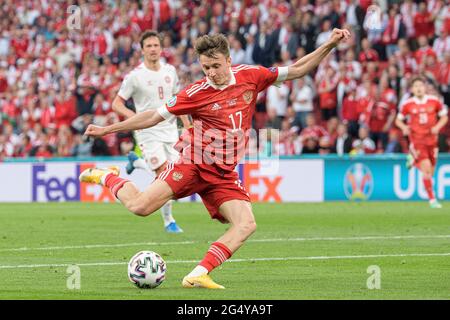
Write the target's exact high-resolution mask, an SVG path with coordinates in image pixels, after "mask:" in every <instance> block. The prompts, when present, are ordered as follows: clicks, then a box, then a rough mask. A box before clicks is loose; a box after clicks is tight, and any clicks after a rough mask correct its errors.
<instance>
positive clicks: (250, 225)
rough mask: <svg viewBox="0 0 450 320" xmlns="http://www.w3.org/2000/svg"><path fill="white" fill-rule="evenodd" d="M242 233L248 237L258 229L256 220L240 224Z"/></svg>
mask: <svg viewBox="0 0 450 320" xmlns="http://www.w3.org/2000/svg"><path fill="white" fill-rule="evenodd" d="M238 228H239V232H240V234H241V235H242V236H243V237H244V238H245V239H246V238H248V237H250V236H251V235H252V234H253V233H254V232H255V231H256V222H255V221H254V220H253V221H244V222H241V223H240V224H239V225H238Z"/></svg>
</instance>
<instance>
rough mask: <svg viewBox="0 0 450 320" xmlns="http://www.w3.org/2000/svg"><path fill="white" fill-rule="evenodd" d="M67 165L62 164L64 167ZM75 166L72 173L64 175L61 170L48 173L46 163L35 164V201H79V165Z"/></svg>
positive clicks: (33, 183)
mask: <svg viewBox="0 0 450 320" xmlns="http://www.w3.org/2000/svg"><path fill="white" fill-rule="evenodd" d="M63 167H65V166H60V168H58V169H62V168H63ZM72 167H73V168H75V172H73V173H72V175H70V176H67V173H65V175H66V177H63V175H62V174H61V171H60V170H55V172H54V173H53V174H48V173H47V167H46V165H45V164H42V165H35V166H33V169H32V170H33V172H32V179H33V181H32V186H33V190H32V195H33V202H34V201H79V200H80V184H79V182H78V179H77V177H78V174H79V173H80V171H79V167H78V166H76V167H74V166H72Z"/></svg>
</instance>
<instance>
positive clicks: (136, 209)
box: [129, 203, 155, 217]
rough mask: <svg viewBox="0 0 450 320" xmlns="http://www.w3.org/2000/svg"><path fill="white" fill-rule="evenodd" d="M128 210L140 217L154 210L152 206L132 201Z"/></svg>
mask: <svg viewBox="0 0 450 320" xmlns="http://www.w3.org/2000/svg"><path fill="white" fill-rule="evenodd" d="M129 210H130V211H131V212H133V213H134V214H135V215H137V216H140V217H146V216H148V215H150V214H152V213H153V212H155V209H154V208H153V207H152V206H147V205H145V204H142V203H134V204H132V205H130V207H129Z"/></svg>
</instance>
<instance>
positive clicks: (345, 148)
mask: <svg viewBox="0 0 450 320" xmlns="http://www.w3.org/2000/svg"><path fill="white" fill-rule="evenodd" d="M336 133H337V137H336V140H335V142H334V146H333V148H332V149H331V152H332V153H336V154H338V155H339V156H342V155H344V154H346V153H349V152H350V151H351V150H352V138H351V137H350V135H349V134H348V132H347V125H346V124H344V123H340V124H339V125H338V127H337V129H336Z"/></svg>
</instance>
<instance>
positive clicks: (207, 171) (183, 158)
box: [80, 29, 350, 289]
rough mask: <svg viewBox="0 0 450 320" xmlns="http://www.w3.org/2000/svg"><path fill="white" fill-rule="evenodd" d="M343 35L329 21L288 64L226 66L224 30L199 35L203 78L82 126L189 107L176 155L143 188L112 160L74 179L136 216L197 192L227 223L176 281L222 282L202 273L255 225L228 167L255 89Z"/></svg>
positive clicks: (101, 130) (136, 124) (97, 130)
mask: <svg viewBox="0 0 450 320" xmlns="http://www.w3.org/2000/svg"><path fill="white" fill-rule="evenodd" d="M349 38H350V32H349V31H347V30H341V29H334V30H333V32H332V34H331V35H330V38H329V40H328V41H327V42H325V43H324V44H323V45H322V46H320V47H318V48H317V49H316V50H315V51H314V52H312V53H310V54H308V55H307V56H305V57H303V58H301V59H300V60H298V61H297V62H295V63H294V64H292V65H290V66H288V67H280V68H270V69H267V68H264V67H259V66H249V65H239V66H235V67H231V64H232V61H231V58H230V51H229V50H230V49H229V48H230V47H229V43H228V41H227V39H226V37H225V36H224V35H222V34H217V35H212V36H209V35H205V36H202V37H200V38H199V39H198V40H197V41H196V43H195V50H196V53H197V55H198V58H199V62H200V64H201V67H202V69H203V72H204V73H205V75H206V77H205V78H203V79H202V80H200V81H197V82H196V83H195V84H193V85H190V86H187V87H186V88H185V89H184V90H182V91H181V92H180V93H179V94H178V95H177V96H175V97H173V98H172V100H169V102H167V104H166V105H164V106H161V107H160V108H159V109H157V110H148V111H145V112H142V113H140V114H136V115H135V116H133V117H131V118H129V119H127V120H125V121H122V122H119V123H115V124H113V125H110V126H107V127H100V126H94V125H89V127H88V128H87V129H86V132H85V134H86V135H87V136H92V137H97V136H103V135H105V134H108V133H112V132H119V131H128V130H139V129H143V128H149V127H152V126H154V125H156V124H157V123H159V122H161V121H163V120H164V119H167V118H169V117H171V116H173V115H183V114H189V115H191V117H192V119H193V121H194V128H192V129H191V130H190V131H189V133H190V135H189V136H188V138H187V139H186V138H185V139H184V140H183V141H182V144H183V146H182V149H181V150H180V160H179V161H178V162H176V163H170V164H169V165H168V166H167V169H166V170H165V171H163V172H162V173H161V174H160V175H159V176H158V177H157V179H155V181H153V183H152V184H151V185H150V186H149V187H148V188H147V189H146V190H145V191H144V192H140V191H139V190H138V189H137V188H136V186H135V185H134V184H133V183H131V182H130V181H128V180H126V179H122V178H120V177H119V176H118V172H117V170H116V169H112V168H109V169H98V168H92V169H87V170H85V171H84V172H82V173H81V175H80V181H82V182H88V183H96V184H101V185H103V186H106V187H107V188H109V189H110V190H111V192H112V193H113V194H114V195H115V196H116V197H117V198H118V199H119V200H120V201H121V202H122V204H123V205H124V206H125V207H126V208H127V209H128V210H129V211H131V212H133V213H134V214H136V215H139V216H148V215H150V214H152V213H153V212H155V211H157V210H158V209H159V208H160V207H161V206H162V205H163V204H165V203H166V202H167V201H169V200H170V199H178V198H182V197H186V196H188V195H191V194H195V193H198V194H199V195H200V197H201V198H202V201H203V203H204V205H205V206H206V208H207V209H208V211H209V213H210V215H211V217H212V218H214V219H218V220H219V221H221V222H225V223H229V224H230V227H229V228H228V229H227V231H226V232H225V233H224V234H223V235H222V236H221V237H220V238H219V239H218V240H217V241H216V242H214V243H213V244H212V245H211V247H210V248H209V250H208V251H207V253H206V255H205V257H204V258H203V260H202V261H201V262H200V263H199V264H198V265H197V266H196V267H195V268H194V269H193V270H192V272H191V273H189V274H188V275H187V276H185V277H184V279H183V281H182V285H183V287H186V288H193V287H202V288H209V289H223V288H224V287H223V286H221V285H219V284H217V283H215V282H214V281H213V280H212V279H211V278H210V276H209V273H210V272H211V271H212V270H213V269H214V268H216V267H218V266H219V265H221V264H222V263H223V262H225V261H226V260H227V259H229V258H230V257H231V256H232V255H233V253H235V252H236V251H237V250H238V249H239V248H240V247H241V246H242V245H243V244H244V242H245V241H246V239H247V238H248V237H250V236H251V235H252V234H253V233H254V232H255V230H256V222H255V217H254V215H253V212H252V207H251V204H250V198H249V194H248V193H247V192H246V191H245V189H244V187H243V186H242V185H241V183H240V180H239V176H238V174H237V173H236V172H235V171H234V168H235V166H236V164H237V162H238V161H239V158H240V157H242V155H243V154H244V151H245V150H242V146H244V147H245V144H246V142H247V140H248V137H246V132H247V131H248V130H249V129H250V128H251V120H252V115H253V112H254V110H255V104H256V98H257V95H258V92H260V91H263V90H265V89H266V88H267V87H269V86H270V85H272V84H274V83H276V82H282V81H285V80H293V79H298V78H301V77H303V76H304V75H306V74H307V73H309V72H310V71H312V70H313V69H315V68H316V67H317V66H318V65H319V63H320V62H321V61H322V60H323V59H324V58H325V57H326V56H327V55H328V54H329V53H330V52H331V50H332V49H333V48H335V47H336V46H337V45H338V44H339V43H340V42H341V41H345V40H347V39H349ZM200 140H201V141H200ZM199 141H200V142H199ZM230 146H231V150H230ZM224 150H225V151H224Z"/></svg>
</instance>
